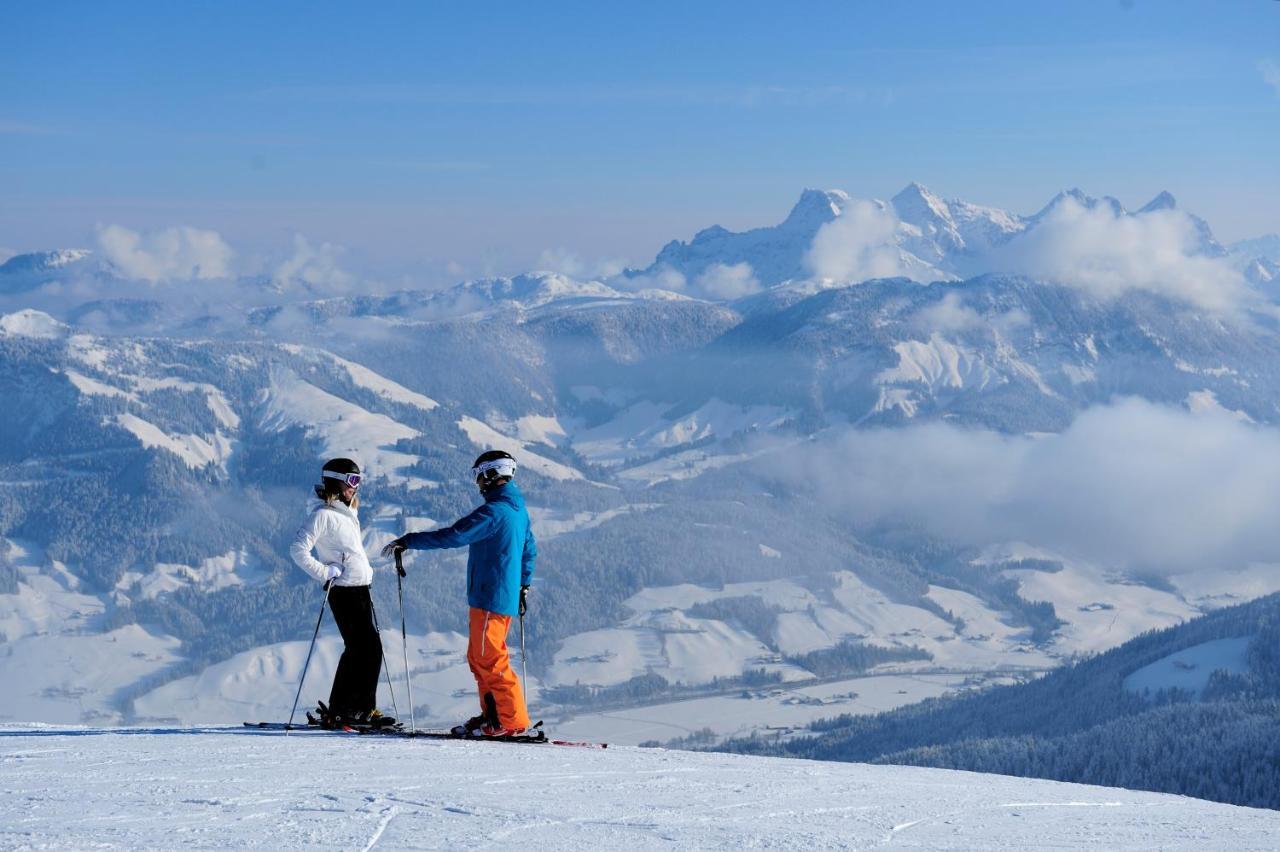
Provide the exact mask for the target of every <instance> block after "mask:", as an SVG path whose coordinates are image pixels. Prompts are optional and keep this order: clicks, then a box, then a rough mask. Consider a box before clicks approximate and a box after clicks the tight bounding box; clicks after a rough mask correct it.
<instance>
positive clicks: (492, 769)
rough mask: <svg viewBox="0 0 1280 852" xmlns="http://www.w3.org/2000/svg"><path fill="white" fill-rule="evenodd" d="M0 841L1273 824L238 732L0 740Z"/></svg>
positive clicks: (924, 774)
mask: <svg viewBox="0 0 1280 852" xmlns="http://www.w3.org/2000/svg"><path fill="white" fill-rule="evenodd" d="M0 787H3V789H5V790H6V791H8V795H6V796H4V797H3V798H0V847H5V848H41V849H83V848H89V847H92V848H99V849H130V850H132V849H144V848H146V849H151V848H156V849H160V848H202V849H204V848H218V849H230V848H255V849H271V850H275V849H300V848H309V849H353V850H360V849H363V850H369V849H373V848H375V847H376V848H378V849H388V850H390V849H464V848H467V849H511V848H523V849H581V850H592V852H595V850H598V849H632V850H642V849H670V848H679V849H691V848H698V849H733V850H737V849H742V848H746V847H752V848H755V847H761V846H765V847H770V848H783V849H869V848H873V847H881V846H891V847H895V848H908V849H933V850H941V849H1089V850H1096V849H1108V850H1120V849H1154V848H1159V849H1195V850H1214V849H1219V850H1247V849H1271V848H1274V845H1275V838H1276V837H1277V836H1278V835H1280V813H1277V812H1275V811H1267V810H1258V809H1250V808H1240V807H1234V806H1231V805H1222V804H1216V803H1211V802H1205V801H1200V800H1196V799H1188V798H1184V797H1179V796H1169V795H1162V794H1156V793H1143V792H1131V791H1128V790H1119V789H1110V788H1105V787H1088V786H1084V785H1078V784H1062V783H1057V782H1052V781H1041V780H1029V779H1022V778H1009V777H1005V776H999V775H975V774H972V773H967V772H951V771H945V770H935V769H919V768H913V767H898V766H864V765H857V764H839V763H815V762H811V761H802V760H782V759H770V758H755V757H743V756H739V755H723V754H693V753H686V752H668V751H662V750H657V749H654V750H646V749H632V748H618V747H615V748H611V749H608V750H606V751H600V750H594V749H593V750H587V749H572V748H560V747H556V746H509V745H491V744H485V743H458V742H447V741H446V742H441V741H425V740H424V741H405V740H392V739H381V740H379V739H374V738H364V739H359V738H357V739H354V740H353V739H352V738H351V737H349V736H342V735H334V734H324V733H320V734H312V733H301V734H293V735H290V736H288V737H285V736H283V735H281V734H278V733H258V732H252V731H250V732H245V731H244V730H243V729H237V730H226V729H223V730H218V729H169V730H163V729H160V730H155V729H152V730H148V729H133V730H129V729H122V730H104V729H56V728H43V729H35V730H23V729H18V728H7V729H0Z"/></svg>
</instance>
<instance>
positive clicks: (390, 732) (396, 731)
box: [244, 722, 609, 749]
mask: <svg viewBox="0 0 1280 852" xmlns="http://www.w3.org/2000/svg"><path fill="white" fill-rule="evenodd" d="M244 727H246V728H250V729H255V730H263V731H315V732H318V733H326V734H344V733H345V734H358V735H361V736H371V737H377V736H382V737H397V738H403V739H424V740H458V741H459V742H472V743H519V744H524V745H538V744H542V745H555V746H567V747H570V748H594V749H606V748H608V747H609V744H608V743H596V742H582V741H576V740H555V739H551V738H550V737H548V736H547V735H546V733H544V732H543V731H541V730H538V731H537V733H536V734H525V735H522V736H517V737H468V736H465V735H459V734H455V733H453V732H452V731H421V730H419V731H407V730H405V729H404V728H403V727H401V726H399V725H396V726H393V727H385V728H372V727H365V726H356V725H346V726H343V727H342V728H321V727H318V726H316V725H290V724H289V723H287V722H245V723H244ZM535 728H536V726H535Z"/></svg>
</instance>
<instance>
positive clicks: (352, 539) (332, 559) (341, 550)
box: [289, 499, 373, 586]
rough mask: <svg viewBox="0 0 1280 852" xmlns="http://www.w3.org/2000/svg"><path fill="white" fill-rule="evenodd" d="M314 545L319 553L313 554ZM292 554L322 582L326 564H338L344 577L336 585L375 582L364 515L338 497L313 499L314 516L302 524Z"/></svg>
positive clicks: (337, 580)
mask: <svg viewBox="0 0 1280 852" xmlns="http://www.w3.org/2000/svg"><path fill="white" fill-rule="evenodd" d="M313 548H314V549H315V556H312V555H311V551H312V549H313ZM289 555H290V556H291V557H293V561H294V562H296V563H297V564H298V567H299V568H301V569H302V570H303V571H306V572H307V573H308V574H310V575H311V576H312V577H314V578H315V579H317V580H321V581H323V580H324V578H325V568H326V566H329V565H337V566H338V567H339V568H341V569H342V576H341V577H339V578H338V579H336V580H334V581H333V582H334V585H335V586H368V585H370V584H371V583H372V582H373V566H371V565H370V564H369V557H368V555H367V554H365V552H364V539H363V537H362V536H361V534H360V517H359V515H357V514H356V510H355V509H352V508H351V507H350V506H348V505H346V504H345V503H342V502H340V501H337V500H335V501H334V502H332V503H325V502H324V501H323V500H319V499H315V500H312V501H311V516H310V517H308V518H307V520H306V522H305V523H303V525H302V526H301V527H299V529H298V534H297V535H296V536H295V537H294V539H293V544H292V545H290V546H289ZM317 556H318V557H319V559H317V558H316V557H317Z"/></svg>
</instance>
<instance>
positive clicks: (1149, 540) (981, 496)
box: [772, 399, 1280, 573]
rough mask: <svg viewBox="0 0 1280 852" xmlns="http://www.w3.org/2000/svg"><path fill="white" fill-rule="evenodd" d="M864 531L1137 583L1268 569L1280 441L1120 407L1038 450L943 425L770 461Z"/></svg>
mask: <svg viewBox="0 0 1280 852" xmlns="http://www.w3.org/2000/svg"><path fill="white" fill-rule="evenodd" d="M772 472H773V474H774V475H775V476H776V477H777V478H779V479H782V480H784V481H787V482H789V483H790V484H791V486H792V487H796V488H805V487H811V488H816V489H818V492H819V495H820V496H821V497H822V498H823V499H825V500H826V501H827V502H828V503H829V504H831V505H833V506H835V507H837V508H838V509H840V510H841V511H844V512H847V513H848V517H849V519H850V520H851V521H852V522H853V523H854V524H856V525H858V526H860V527H863V528H865V527H872V526H877V525H882V524H892V525H897V526H909V527H918V528H922V529H924V530H926V531H928V532H929V533H930V534H932V535H934V536H937V537H939V538H942V539H945V540H948V541H951V542H953V543H955V544H961V545H972V546H982V545H987V544H992V543H998V542H1007V541H1026V542H1029V543H1032V544H1035V545H1038V546H1042V547H1047V548H1049V549H1052V550H1056V551H1058V552H1063V553H1069V554H1075V555H1077V556H1078V557H1082V558H1085V559H1088V560H1092V561H1095V562H1096V563H1098V564H1102V565H1106V566H1114V567H1118V568H1130V569H1136V570H1139V571H1142V572H1144V573H1145V572H1153V571H1162V572H1178V571H1185V570H1194V569H1200V568H1209V569H1219V568H1231V567H1238V566H1243V565H1246V564H1249V563H1252V562H1275V561H1277V555H1278V554H1280V525H1277V524H1276V523H1275V507H1276V506H1277V505H1280V431H1278V430H1276V429H1271V428H1264V427H1258V426H1255V425H1251V424H1249V423H1245V422H1241V421H1240V420H1239V419H1238V418H1237V415H1235V414H1234V413H1231V412H1225V411H1222V410H1217V409H1211V410H1208V411H1205V412H1202V413H1192V412H1188V411H1186V410H1184V409H1178V408H1170V407H1163V406H1158V405H1155V404H1153V403H1150V402H1146V401H1142V400H1136V399H1128V400H1122V401H1119V402H1117V403H1115V404H1113V405H1108V406H1102V407H1098V408H1094V409H1090V410H1088V411H1086V412H1084V413H1082V414H1081V415H1080V416H1079V417H1078V418H1077V419H1076V420H1075V422H1074V423H1072V425H1071V426H1070V427H1068V428H1067V429H1066V430H1065V431H1064V432H1062V433H1060V434H1057V435H1049V436H1044V437H1036V438H1032V437H1027V436H1011V435H1005V434H1000V433H996V432H991V431H984V430H966V429H961V428H957V427H955V426H951V425H948V424H943V423H932V424H924V425H919V426H912V427H908V428H905V429H876V430H865V431H855V432H851V433H845V434H844V435H843V436H841V437H840V438H838V439H835V440H833V441H828V442H826V444H824V445H819V446H817V447H814V448H812V449H809V450H806V451H804V454H803V455H802V456H796V455H793V454H780V455H779V456H777V457H775V462H774V464H773V467H772Z"/></svg>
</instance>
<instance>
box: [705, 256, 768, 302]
mask: <svg viewBox="0 0 1280 852" xmlns="http://www.w3.org/2000/svg"><path fill="white" fill-rule="evenodd" d="M694 287H695V289H696V290H697V291H698V292H699V293H700V294H702V295H704V296H707V297H708V298H711V299H724V300H732V299H740V298H742V297H743V296H750V295H751V294H752V293H759V292H760V291H761V289H763V288H762V287H761V286H760V282H759V281H758V280H756V275H755V271H754V270H752V268H751V264H749V263H746V262H743V263H735V264H733V265H728V264H724V263H713V264H711V266H709V267H707V269H706V270H705V271H704V272H703V273H702V274H701V275H699V276H698V278H697V280H696V281H695V282H694Z"/></svg>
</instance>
